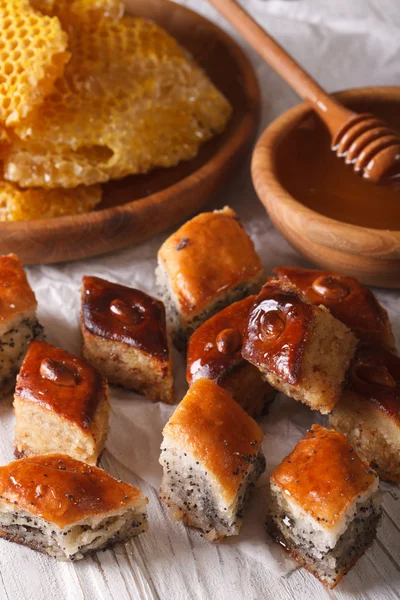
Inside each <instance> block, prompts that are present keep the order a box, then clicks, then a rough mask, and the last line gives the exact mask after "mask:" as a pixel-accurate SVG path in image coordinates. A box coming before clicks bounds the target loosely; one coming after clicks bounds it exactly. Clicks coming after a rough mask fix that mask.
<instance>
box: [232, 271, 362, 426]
mask: <svg viewBox="0 0 400 600" xmlns="http://www.w3.org/2000/svg"><path fill="white" fill-rule="evenodd" d="M356 343H357V340H356V337H355V336H354V334H353V333H352V332H351V331H350V330H349V329H348V328H347V327H346V326H345V325H343V323H341V322H340V321H338V320H337V319H335V318H334V317H333V316H332V315H331V314H330V312H329V311H328V310H327V309H326V308H325V307H323V306H314V305H312V304H308V303H307V302H306V301H303V300H302V299H301V298H300V297H299V296H298V295H297V293H296V290H295V289H294V288H293V287H292V286H290V285H288V284H286V285H285V284H283V285H281V284H280V283H279V282H276V281H271V282H269V283H267V284H266V285H265V286H264V287H263V289H262V290H261V292H260V294H259V295H258V296H257V299H256V302H255V304H254V305H253V308H252V309H251V311H250V315H249V320H248V324H247V329H246V331H245V338H244V343H243V349H242V354H243V357H244V358H245V359H246V360H248V361H249V362H251V363H252V364H254V365H255V366H256V367H258V368H259V369H260V370H261V371H262V372H263V373H264V376H265V378H266V380H267V381H268V383H270V384H271V385H272V386H273V387H275V388H276V389H277V390H279V391H280V392H284V393H285V394H287V395H288V396H290V397H291V398H294V399H295V400H300V401H301V402H303V403H304V404H307V405H308V406H309V407H310V408H312V409H313V410H319V411H320V412H321V413H323V414H327V413H329V412H330V411H331V410H332V408H333V407H334V406H335V404H336V403H337V402H338V401H339V399H340V396H341V393H342V387H343V383H344V379H345V375H346V372H347V370H348V368H349V365H350V361H351V359H352V358H353V356H354V353H355V349H356Z"/></svg>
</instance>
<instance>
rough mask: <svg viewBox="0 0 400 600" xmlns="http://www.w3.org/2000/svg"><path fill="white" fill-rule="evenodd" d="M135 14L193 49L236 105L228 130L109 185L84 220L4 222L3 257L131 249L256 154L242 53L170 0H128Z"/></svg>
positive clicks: (253, 84)
mask: <svg viewBox="0 0 400 600" xmlns="http://www.w3.org/2000/svg"><path fill="white" fill-rule="evenodd" d="M126 4H127V7H128V11H129V12H130V13H132V14H135V15H139V16H143V17H146V18H149V19H152V20H154V21H156V22H157V23H159V24H160V25H161V26H162V27H164V28H165V29H166V30H167V31H168V32H169V33H170V34H172V35H173V36H174V37H175V38H177V39H178V41H179V42H180V44H181V45H182V46H184V47H185V48H187V49H188V50H189V52H191V54H192V55H193V57H194V58H195V60H196V61H197V63H198V64H200V65H201V66H202V67H203V68H204V69H205V71H206V72H207V74H208V75H209V76H210V78H211V79H212V81H213V82H214V83H215V84H216V85H217V87H218V88H219V89H220V90H221V91H222V92H223V93H224V94H225V95H226V97H227V98H228V99H229V101H230V102H231V104H232V106H233V116H232V118H231V121H230V123H229V126H228V128H227V129H226V131H225V132H224V133H223V134H222V135H220V136H217V137H216V138H214V139H213V140H211V141H210V142H207V143H206V144H205V145H204V146H203V147H202V148H201V149H200V152H199V154H198V156H197V157H196V158H195V159H193V160H191V161H189V162H185V163H181V164H180V165H178V166H177V167H173V168H171V169H157V170H154V171H152V172H151V173H149V174H147V175H140V176H132V177H128V178H126V179H123V180H120V181H117V182H112V183H110V184H107V185H106V186H105V195H104V200H103V202H102V203H101V205H100V206H99V208H98V209H97V210H96V211H94V212H92V213H88V214H85V215H77V216H68V217H57V218H54V219H40V220H36V221H29V222H28V221H27V222H18V223H0V254H7V253H9V252H15V253H16V254H18V255H19V256H20V257H21V259H22V261H23V262H24V263H25V264H37V263H50V262H61V261H68V260H76V259H80V258H86V257H89V256H95V255H98V254H103V253H105V252H110V251H111V250H116V249H119V248H125V247H127V246H130V245H132V244H137V243H139V242H143V241H144V240H146V239H148V238H150V237H152V236H154V235H155V234H157V233H160V232H162V231H164V230H166V229H168V228H169V227H172V226H174V225H177V224H178V223H180V222H182V221H184V220H185V219H187V218H188V217H190V216H191V215H193V214H195V213H196V212H197V211H198V210H199V209H200V208H201V207H202V206H204V204H205V203H206V202H207V201H208V200H209V199H210V198H211V196H212V194H213V193H215V191H216V190H217V189H218V187H220V186H221V185H222V184H223V183H224V181H226V180H227V178H228V177H229V175H230V174H231V173H232V171H233V170H234V168H235V167H236V165H237V164H238V161H239V160H240V158H241V157H242V156H243V154H244V153H245V152H246V151H249V150H250V147H251V144H252V141H253V138H254V135H255V132H256V128H257V125H258V122H259V114H260V91H259V87H258V83H257V78H256V75H255V73H254V70H253V68H252V66H251V64H250V63H249V61H248V59H247V57H246V56H245V55H244V53H243V51H242V50H241V49H240V47H239V46H238V45H237V44H236V42H234V41H233V40H232V39H231V38H230V37H229V36H228V35H227V34H226V33H224V32H223V31H222V30H221V29H219V28H218V27H216V26H215V25H213V24H212V23H211V22H210V21H208V20H207V19H204V18H203V17H201V16H200V15H198V14H196V13H194V12H193V11H191V10H189V9H187V8H185V7H183V6H180V5H178V4H175V3H174V2H170V1H169V0H127V2H126Z"/></svg>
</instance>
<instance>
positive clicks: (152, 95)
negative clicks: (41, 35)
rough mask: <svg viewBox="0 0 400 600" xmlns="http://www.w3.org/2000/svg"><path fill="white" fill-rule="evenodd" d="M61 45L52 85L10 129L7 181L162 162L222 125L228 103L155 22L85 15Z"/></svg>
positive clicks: (122, 170)
mask: <svg viewBox="0 0 400 600" xmlns="http://www.w3.org/2000/svg"><path fill="white" fill-rule="evenodd" d="M69 50H70V51H71V54H72V57H71V60H70V62H69V63H68V64H67V66H66V68H65V72H64V76H63V77H62V78H60V79H59V80H58V81H57V84H56V89H55V92H54V93H53V94H52V95H51V96H49V97H47V98H46V100H45V101H44V103H43V104H42V106H41V107H40V111H38V112H37V115H36V119H35V120H34V121H33V122H32V121H31V120H29V122H27V123H23V124H21V126H19V127H18V128H17V129H16V133H17V135H18V136H19V139H16V140H14V141H13V144H12V146H11V147H10V150H9V152H8V153H7V155H6V157H5V159H4V172H5V178H6V179H7V180H9V181H14V182H16V183H18V184H19V185H21V186H22V187H47V188H54V187H55V188H57V187H66V188H67V187H75V186H77V185H81V184H84V185H92V184H95V183H100V182H105V181H108V180H109V179H113V178H120V177H124V176H126V175H128V174H133V173H146V172H148V171H149V170H150V169H152V168H154V167H170V166H173V165H176V164H177V163H178V162H180V161H181V160H188V159H191V158H193V157H194V156H195V155H196V154H197V151H198V149H199V146H200V145H201V144H202V143H203V142H205V141H206V140H208V139H209V138H211V137H212V136H213V135H214V134H215V133H217V132H220V131H222V130H223V129H224V127H225V126H226V123H227V121H228V119H229V117H230V114H231V107H230V104H229V103H228V101H227V100H226V99H225V98H224V96H223V95H222V94H221V93H220V92H219V91H218V90H217V89H216V88H215V87H214V85H213V84H212V83H211V81H210V80H209V79H208V77H207V76H206V75H205V73H204V72H203V71H202V70H201V69H200V68H199V67H197V65H196V64H195V63H194V62H193V61H192V60H191V58H190V57H189V56H188V54H187V53H186V51H185V50H184V49H182V48H181V47H180V46H179V45H178V43H177V41H176V40H175V39H174V38H172V37H171V36H169V35H168V34H167V33H166V32H165V31H163V30H162V29H161V28H160V27H158V26H157V25H156V24H154V23H151V22H149V21H146V20H144V19H141V18H133V17H124V18H122V19H121V20H120V21H118V22H115V23H111V22H109V21H103V22H101V23H83V24H82V25H81V26H80V27H77V28H75V29H73V30H71V31H70V32H69Z"/></svg>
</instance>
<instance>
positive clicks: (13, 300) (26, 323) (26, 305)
mask: <svg viewBox="0 0 400 600" xmlns="http://www.w3.org/2000/svg"><path fill="white" fill-rule="evenodd" d="M36 308H37V302H36V298H35V294H34V292H33V290H32V288H31V287H30V285H29V283H28V280H27V277H26V274H25V271H24V269H23V267H22V263H21V261H20V260H19V258H18V257H17V256H16V255H15V254H9V255H8V256H0V396H5V395H6V394H8V393H9V392H11V391H12V389H13V387H14V385H15V377H16V375H17V373H18V370H19V368H20V366H21V363H22V360H23V358H24V355H25V352H26V350H27V348H28V345H29V342H30V341H31V340H32V339H34V338H37V337H42V335H43V328H42V326H41V325H40V324H39V322H38V320H37V318H36Z"/></svg>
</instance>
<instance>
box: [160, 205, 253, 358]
mask: <svg viewBox="0 0 400 600" xmlns="http://www.w3.org/2000/svg"><path fill="white" fill-rule="evenodd" d="M262 279H263V268H262V264H261V261H260V258H259V256H258V255H257V253H256V251H255V249H254V244H253V242H252V241H251V239H250V237H249V236H248V235H247V233H246V231H245V230H244V228H243V226H242V225H241V223H240V221H239V220H238V218H237V216H236V214H235V212H234V211H233V210H232V209H230V208H228V207H225V208H224V209H223V210H216V211H214V212H207V213H202V214H200V215H198V216H197V217H195V218H194V219H192V220H191V221H188V222H187V223H185V225H183V226H182V227H181V228H180V229H178V231H176V232H175V233H174V234H173V235H171V236H170V237H169V238H168V239H167V240H166V241H165V242H164V244H163V245H162V246H161V248H160V250H159V252H158V267H157V284H158V287H159V290H160V294H161V296H162V298H163V300H164V302H165V305H166V307H167V314H168V317H169V319H170V321H171V326H172V330H173V335H174V341H175V343H176V344H177V346H178V347H184V346H185V343H186V340H187V338H188V337H189V336H190V335H191V334H192V333H193V331H194V330H195V329H197V327H198V326H199V325H200V324H201V323H203V322H204V321H205V320H206V319H208V318H209V317H211V316H212V315H213V314H215V313H216V312H218V311H219V310H221V309H222V308H224V307H225V306H228V305H229V304H231V303H232V302H235V301H236V300H240V299H241V298H244V297H245V296H247V295H249V294H252V293H255V292H258V291H259V289H260V287H261V284H262Z"/></svg>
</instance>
